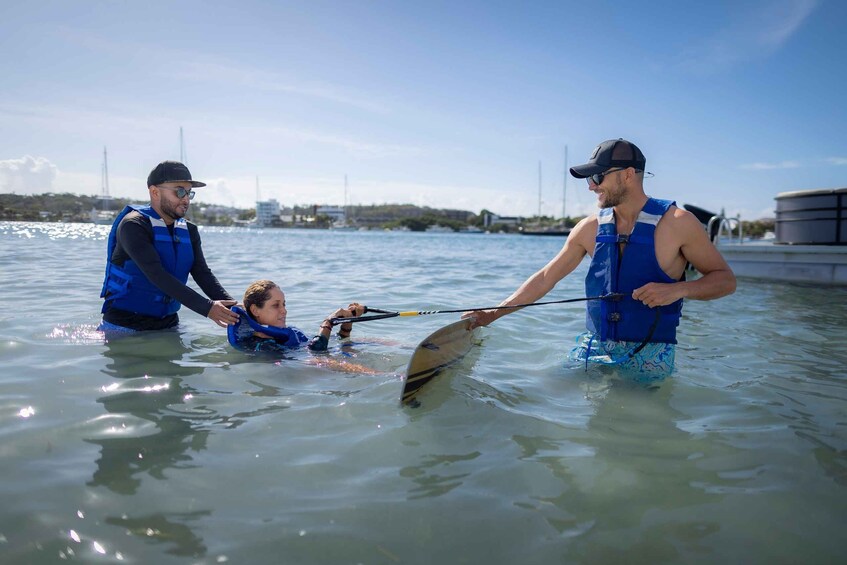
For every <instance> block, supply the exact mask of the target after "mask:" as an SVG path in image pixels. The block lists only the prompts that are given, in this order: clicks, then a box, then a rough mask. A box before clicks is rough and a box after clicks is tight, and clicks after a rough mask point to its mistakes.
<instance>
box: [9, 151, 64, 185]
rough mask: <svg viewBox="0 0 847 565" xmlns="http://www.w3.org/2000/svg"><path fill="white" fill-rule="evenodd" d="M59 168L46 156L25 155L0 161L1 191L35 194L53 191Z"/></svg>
mask: <svg viewBox="0 0 847 565" xmlns="http://www.w3.org/2000/svg"><path fill="white" fill-rule="evenodd" d="M57 173H58V168H57V167H56V165H54V164H53V163H51V162H50V160H49V159H46V158H44V157H32V156H30V155H24V156H23V157H21V158H20V159H6V160H5V161H0V191H2V192H17V193H23V194H33V193H41V192H51V191H52V190H53V181H54V180H55V179H56V175H57Z"/></svg>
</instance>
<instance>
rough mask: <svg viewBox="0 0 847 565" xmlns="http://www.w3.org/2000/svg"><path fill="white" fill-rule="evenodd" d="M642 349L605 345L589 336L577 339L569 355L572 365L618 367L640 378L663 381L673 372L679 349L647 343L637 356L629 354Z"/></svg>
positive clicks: (622, 343) (618, 343)
mask: <svg viewBox="0 0 847 565" xmlns="http://www.w3.org/2000/svg"><path fill="white" fill-rule="evenodd" d="M639 345H641V344H640V343H638V342H634V341H611V340H610V341H603V342H601V341H600V340H599V339H597V337H596V335H595V334H592V333H589V332H586V333H584V334H580V335H579V336H578V337H577V338H576V347H574V348H573V349H572V350H571V352H570V355H569V357H570V359H571V360H572V361H583V362H585V363H586V365H587V364H588V363H601V364H604V365H617V366H618V367H619V368H620V369H621V370H622V371H624V372H626V373H629V374H634V375H638V376H645V377H650V378H662V377H666V376H668V375H670V374H671V373H672V372H673V363H674V357H675V356H676V346H675V345H674V344H672V343H648V344H646V345H645V346H644V347H643V348H642V349H641V350H640V351H639V352H638V353H636V354H635V355H632V356H630V353H631V352H632V351H634V350H635V349H637V348H638V346H639Z"/></svg>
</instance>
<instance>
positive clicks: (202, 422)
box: [86, 332, 217, 557]
mask: <svg viewBox="0 0 847 565" xmlns="http://www.w3.org/2000/svg"><path fill="white" fill-rule="evenodd" d="M190 353H191V348H190V347H187V346H186V345H184V343H183V338H182V336H181V335H179V334H178V333H177V332H155V333H151V334H147V335H144V336H137V335H130V336H125V337H121V338H118V339H114V340H110V341H109V342H108V343H107V345H106V350H105V352H104V355H105V356H106V357H107V358H108V359H109V363H108V364H107V365H106V367H105V369H104V370H103V372H104V373H106V374H108V375H110V376H112V377H115V378H117V379H120V381H119V382H117V383H116V384H115V385H112V386H109V387H107V388H106V391H107V392H108V394H106V395H104V396H102V397H100V398H98V399H97V401H98V402H99V403H101V404H102V405H103V407H104V408H105V409H106V412H108V413H109V414H111V415H114V418H115V420H116V421H120V422H124V424H123V425H122V426H121V428H120V429H121V433H114V434H104V435H101V436H100V437H96V438H91V439H86V441H87V442H89V443H93V444H96V445H99V446H100V457H99V459H98V460H97V461H96V463H97V469H96V470H95V471H94V475H93V477H92V478H91V480H90V481H89V482H88V483H87V484H88V485H89V486H92V487H104V488H107V489H109V490H110V491H112V492H114V493H116V494H119V495H123V496H133V495H135V494H137V493H138V491H139V489H140V488H141V486H142V483H143V476H144V475H148V476H149V477H152V478H154V479H156V480H167V477H166V475H165V472H166V471H167V470H168V469H181V470H182V469H191V468H194V467H196V464H195V463H194V462H193V456H192V453H197V452H199V451H202V450H205V449H206V444H207V440H208V437H209V435H210V433H211V430H210V429H208V423H209V421H210V420H214V419H217V414H216V413H215V412H214V411H212V410H205V411H202V412H200V411H196V410H195V411H180V410H179V408H178V407H179V406H181V405H184V404H185V401H186V399H188V398H192V397H193V396H195V395H196V394H197V391H196V390H195V389H193V388H191V387H189V386H186V385H185V384H183V382H182V378H183V377H186V376H188V375H193V374H198V373H201V372H202V371H203V367H202V366H192V365H191V364H185V363H180V362H179V361H180V360H181V359H183V357H185V356H187V355H189V354H190ZM114 427H116V426H114V425H113V428H114ZM127 514H128V513H122V514H121V515H120V516H111V517H107V518H106V519H105V521H106V523H109V524H113V525H117V526H122V527H124V528H126V530H127V531H128V532H130V533H133V534H135V535H138V536H139V537H142V538H144V539H150V540H155V541H158V542H161V543H164V544H170V545H172V546H173V547H172V548H171V549H169V550H167V551H168V553H172V554H174V555H185V556H195V557H197V556H203V555H205V553H206V547H205V545H204V544H203V540H202V538H200V537H199V536H197V535H196V534H195V533H194V532H193V531H192V530H191V527H190V526H189V522H192V521H196V520H198V519H199V518H201V517H205V516H209V515H211V510H210V509H202V510H197V511H194V512H191V513H161V512H157V513H153V514H149V515H142V516H132V517H129V516H128V515H127Z"/></svg>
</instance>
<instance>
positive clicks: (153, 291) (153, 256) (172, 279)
mask: <svg viewBox="0 0 847 565" xmlns="http://www.w3.org/2000/svg"><path fill="white" fill-rule="evenodd" d="M200 186H206V184H205V183H202V182H198V181H196V180H192V179H191V173H190V172H189V170H188V167H186V166H185V165H183V164H182V163H179V162H177V161H164V162H162V163H159V164H158V165H156V168H154V169H153V170H152V171H151V172H150V175H149V176H148V177H147V189H148V190H149V192H150V205H149V206H127V207H126V208H124V210H123V211H122V212H121V213H120V214H119V215H118V217H117V218H116V219H115V223H114V224H113V225H112V231H111V232H110V233H109V243H108V250H107V260H106V276H105V280H104V282H103V290H102V291H101V293H100V296H101V298H104V299H105V302H104V304H103V310H102V311H103V323H102V324H101V329H104V330H162V329H166V328H172V327H174V326H176V325H177V324H178V323H179V317H178V316H177V310H179V308H180V306H181V305H182V304H185V305H186V306H187V307H188V308H190V309H191V310H194V311H195V312H197V313H198V314H200V315H201V316H206V317H208V318H209V319H211V320H212V321H214V322H215V323H216V324H218V325H219V326H222V327H226V326H227V325H231V324H234V323H235V322H236V321H237V320H238V317H237V316H236V315H235V314H234V313H233V312H232V311H231V310H230V309H229V306H232V305H233V304H235V303H236V301H235V300H233V299H232V297H231V296H230V295H229V293H228V292H227V291H226V290H224V288H223V287H222V286H221V284H220V283H219V282H218V279H217V278H216V277H215V275H214V274H213V273H212V271H211V270H210V269H209V267H208V265H206V259H205V258H204V257H203V249H202V247H201V246H200V233H199V232H198V231H197V226H195V225H194V224H192V223H191V222H188V221H186V220H185V218H184V216H185V213H186V212H187V211H188V207H189V205H190V203H191V199H192V198H194V190H193V188H196V187H200ZM189 274H190V275H191V277H192V278H193V279H194V281H195V282H196V283H197V284H198V286H200V288H201V289H202V290H203V292H204V293H205V294H206V296H208V297H209V298H206V297H205V296H202V295H201V294H198V293H197V292H195V291H194V290H192V289H191V288H189V287H188V286H187V285H186V283H187V282H188V275H189Z"/></svg>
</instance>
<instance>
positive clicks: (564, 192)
mask: <svg viewBox="0 0 847 565" xmlns="http://www.w3.org/2000/svg"><path fill="white" fill-rule="evenodd" d="M567 197H568V146H567V145H565V175H564V177H563V178H562V225H564V223H565V218H566V217H567V216H565V200H567Z"/></svg>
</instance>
